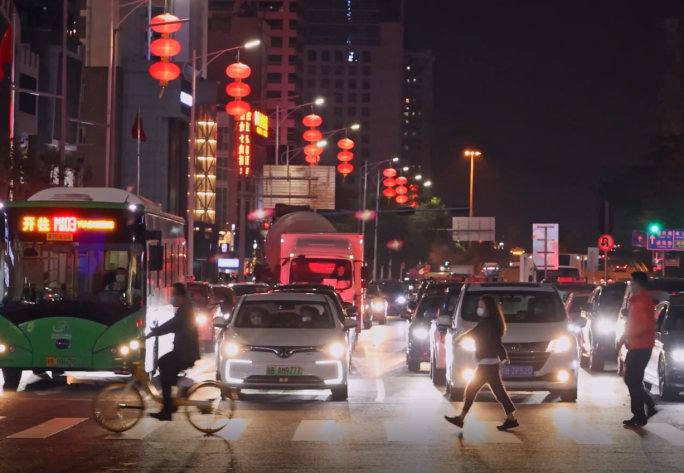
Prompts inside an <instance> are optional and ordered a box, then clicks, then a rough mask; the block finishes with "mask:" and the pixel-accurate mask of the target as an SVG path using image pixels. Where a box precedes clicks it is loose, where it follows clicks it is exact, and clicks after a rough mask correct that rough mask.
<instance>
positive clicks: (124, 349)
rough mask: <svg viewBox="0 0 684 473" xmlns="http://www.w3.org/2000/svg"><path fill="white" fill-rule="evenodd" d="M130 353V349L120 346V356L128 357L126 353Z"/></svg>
mask: <svg viewBox="0 0 684 473" xmlns="http://www.w3.org/2000/svg"><path fill="white" fill-rule="evenodd" d="M130 351H131V349H130V348H128V347H127V346H126V345H124V346H122V347H121V348H119V353H121V354H122V355H124V356H126V355H128V353H129V352H130Z"/></svg>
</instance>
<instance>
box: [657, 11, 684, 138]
mask: <svg viewBox="0 0 684 473" xmlns="http://www.w3.org/2000/svg"><path fill="white" fill-rule="evenodd" d="M683 28H684V20H682V19H677V18H669V19H666V20H665V21H664V30H665V41H664V50H663V52H664V54H663V56H664V65H665V68H664V69H665V70H664V71H663V72H664V74H663V76H664V77H663V85H662V103H661V135H662V136H664V137H667V136H681V134H682V124H683V122H684V31H683Z"/></svg>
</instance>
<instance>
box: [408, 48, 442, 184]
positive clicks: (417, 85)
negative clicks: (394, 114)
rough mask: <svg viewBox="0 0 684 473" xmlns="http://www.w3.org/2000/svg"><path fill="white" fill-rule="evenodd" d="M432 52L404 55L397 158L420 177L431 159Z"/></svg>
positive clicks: (426, 171)
mask: <svg viewBox="0 0 684 473" xmlns="http://www.w3.org/2000/svg"><path fill="white" fill-rule="evenodd" d="M434 64H435V58H434V56H433V55H432V51H424V52H412V53H406V54H404V97H403V112H402V120H403V130H404V131H403V135H404V137H403V138H404V139H403V149H402V152H401V155H402V157H403V158H405V159H406V160H407V161H408V162H409V164H410V165H411V166H413V167H414V168H415V169H416V170H417V171H421V173H423V174H428V173H430V168H431V166H430V161H431V159H432V140H433V136H432V129H433V126H432V125H433V124H432V77H433V69H434Z"/></svg>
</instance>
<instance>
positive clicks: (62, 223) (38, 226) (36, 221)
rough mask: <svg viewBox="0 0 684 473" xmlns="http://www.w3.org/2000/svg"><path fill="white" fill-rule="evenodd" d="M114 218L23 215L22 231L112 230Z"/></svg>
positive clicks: (69, 231) (72, 231) (74, 231)
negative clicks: (91, 218) (88, 218)
mask: <svg viewBox="0 0 684 473" xmlns="http://www.w3.org/2000/svg"><path fill="white" fill-rule="evenodd" d="M114 227H115V225H114V220H87V219H79V218H78V217H67V216H65V217H52V219H50V218H48V217H34V216H32V215H27V216H24V217H23V218H22V220H21V231H22V232H40V233H48V232H53V233H76V232H77V231H78V230H114Z"/></svg>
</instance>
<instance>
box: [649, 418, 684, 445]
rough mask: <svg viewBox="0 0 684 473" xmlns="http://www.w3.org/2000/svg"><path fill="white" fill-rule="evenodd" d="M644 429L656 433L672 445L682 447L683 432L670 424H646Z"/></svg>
mask: <svg viewBox="0 0 684 473" xmlns="http://www.w3.org/2000/svg"><path fill="white" fill-rule="evenodd" d="M644 430H646V431H647V432H650V433H652V434H655V435H657V436H658V437H660V438H663V439H665V440H667V441H668V442H670V443H671V444H672V445H676V446H678V447H684V432H682V431H681V430H679V429H678V428H676V427H673V426H671V425H670V424H651V423H649V424H647V425H646V426H644Z"/></svg>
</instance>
